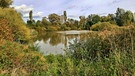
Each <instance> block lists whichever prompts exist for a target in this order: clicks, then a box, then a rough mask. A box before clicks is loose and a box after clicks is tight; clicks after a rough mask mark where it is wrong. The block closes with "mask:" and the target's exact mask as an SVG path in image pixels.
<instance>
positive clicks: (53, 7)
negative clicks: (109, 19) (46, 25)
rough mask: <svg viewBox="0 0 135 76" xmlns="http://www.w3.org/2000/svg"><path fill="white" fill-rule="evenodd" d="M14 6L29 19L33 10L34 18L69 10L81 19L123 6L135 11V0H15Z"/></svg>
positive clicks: (71, 15) (73, 15) (105, 13)
mask: <svg viewBox="0 0 135 76" xmlns="http://www.w3.org/2000/svg"><path fill="white" fill-rule="evenodd" d="M13 1H14V2H13V5H12V6H13V7H15V9H16V10H17V11H18V12H21V13H22V15H23V18H24V19H28V17H29V11H30V10H33V18H34V19H42V17H47V16H48V15H49V14H52V13H56V14H58V15H62V14H63V11H67V16H68V18H73V19H79V16H85V17H87V16H88V15H90V14H98V15H101V16H103V15H107V14H109V13H111V14H114V13H115V12H116V9H117V8H118V7H119V8H123V9H125V10H130V11H132V12H135V0H13Z"/></svg>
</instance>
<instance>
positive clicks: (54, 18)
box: [48, 13, 60, 25]
mask: <svg viewBox="0 0 135 76" xmlns="http://www.w3.org/2000/svg"><path fill="white" fill-rule="evenodd" d="M48 18H49V21H50V22H51V23H52V25H60V16H59V15H57V14H55V13H53V14H50V15H49V16H48Z"/></svg>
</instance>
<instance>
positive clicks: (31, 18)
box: [29, 10, 33, 21]
mask: <svg viewBox="0 0 135 76" xmlns="http://www.w3.org/2000/svg"><path fill="white" fill-rule="evenodd" d="M32 13H33V12H32V10H31V11H30V12H29V19H30V21H32V20H33V16H32Z"/></svg>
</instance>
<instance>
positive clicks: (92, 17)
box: [85, 14, 101, 29]
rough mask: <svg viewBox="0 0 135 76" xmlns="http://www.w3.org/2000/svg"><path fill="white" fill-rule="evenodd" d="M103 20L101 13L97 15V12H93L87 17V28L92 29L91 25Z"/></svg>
mask: <svg viewBox="0 0 135 76" xmlns="http://www.w3.org/2000/svg"><path fill="white" fill-rule="evenodd" d="M100 21H101V17H100V16H99V15H96V14H91V15H89V16H88V17H87V19H86V25H85V29H90V27H91V26H92V25H93V24H96V23H98V22H100Z"/></svg>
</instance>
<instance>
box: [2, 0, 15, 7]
mask: <svg viewBox="0 0 135 76" xmlns="http://www.w3.org/2000/svg"><path fill="white" fill-rule="evenodd" d="M12 3H13V1H12V0H0V7H2V8H8V7H9V6H10V5H11V4H12Z"/></svg>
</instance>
